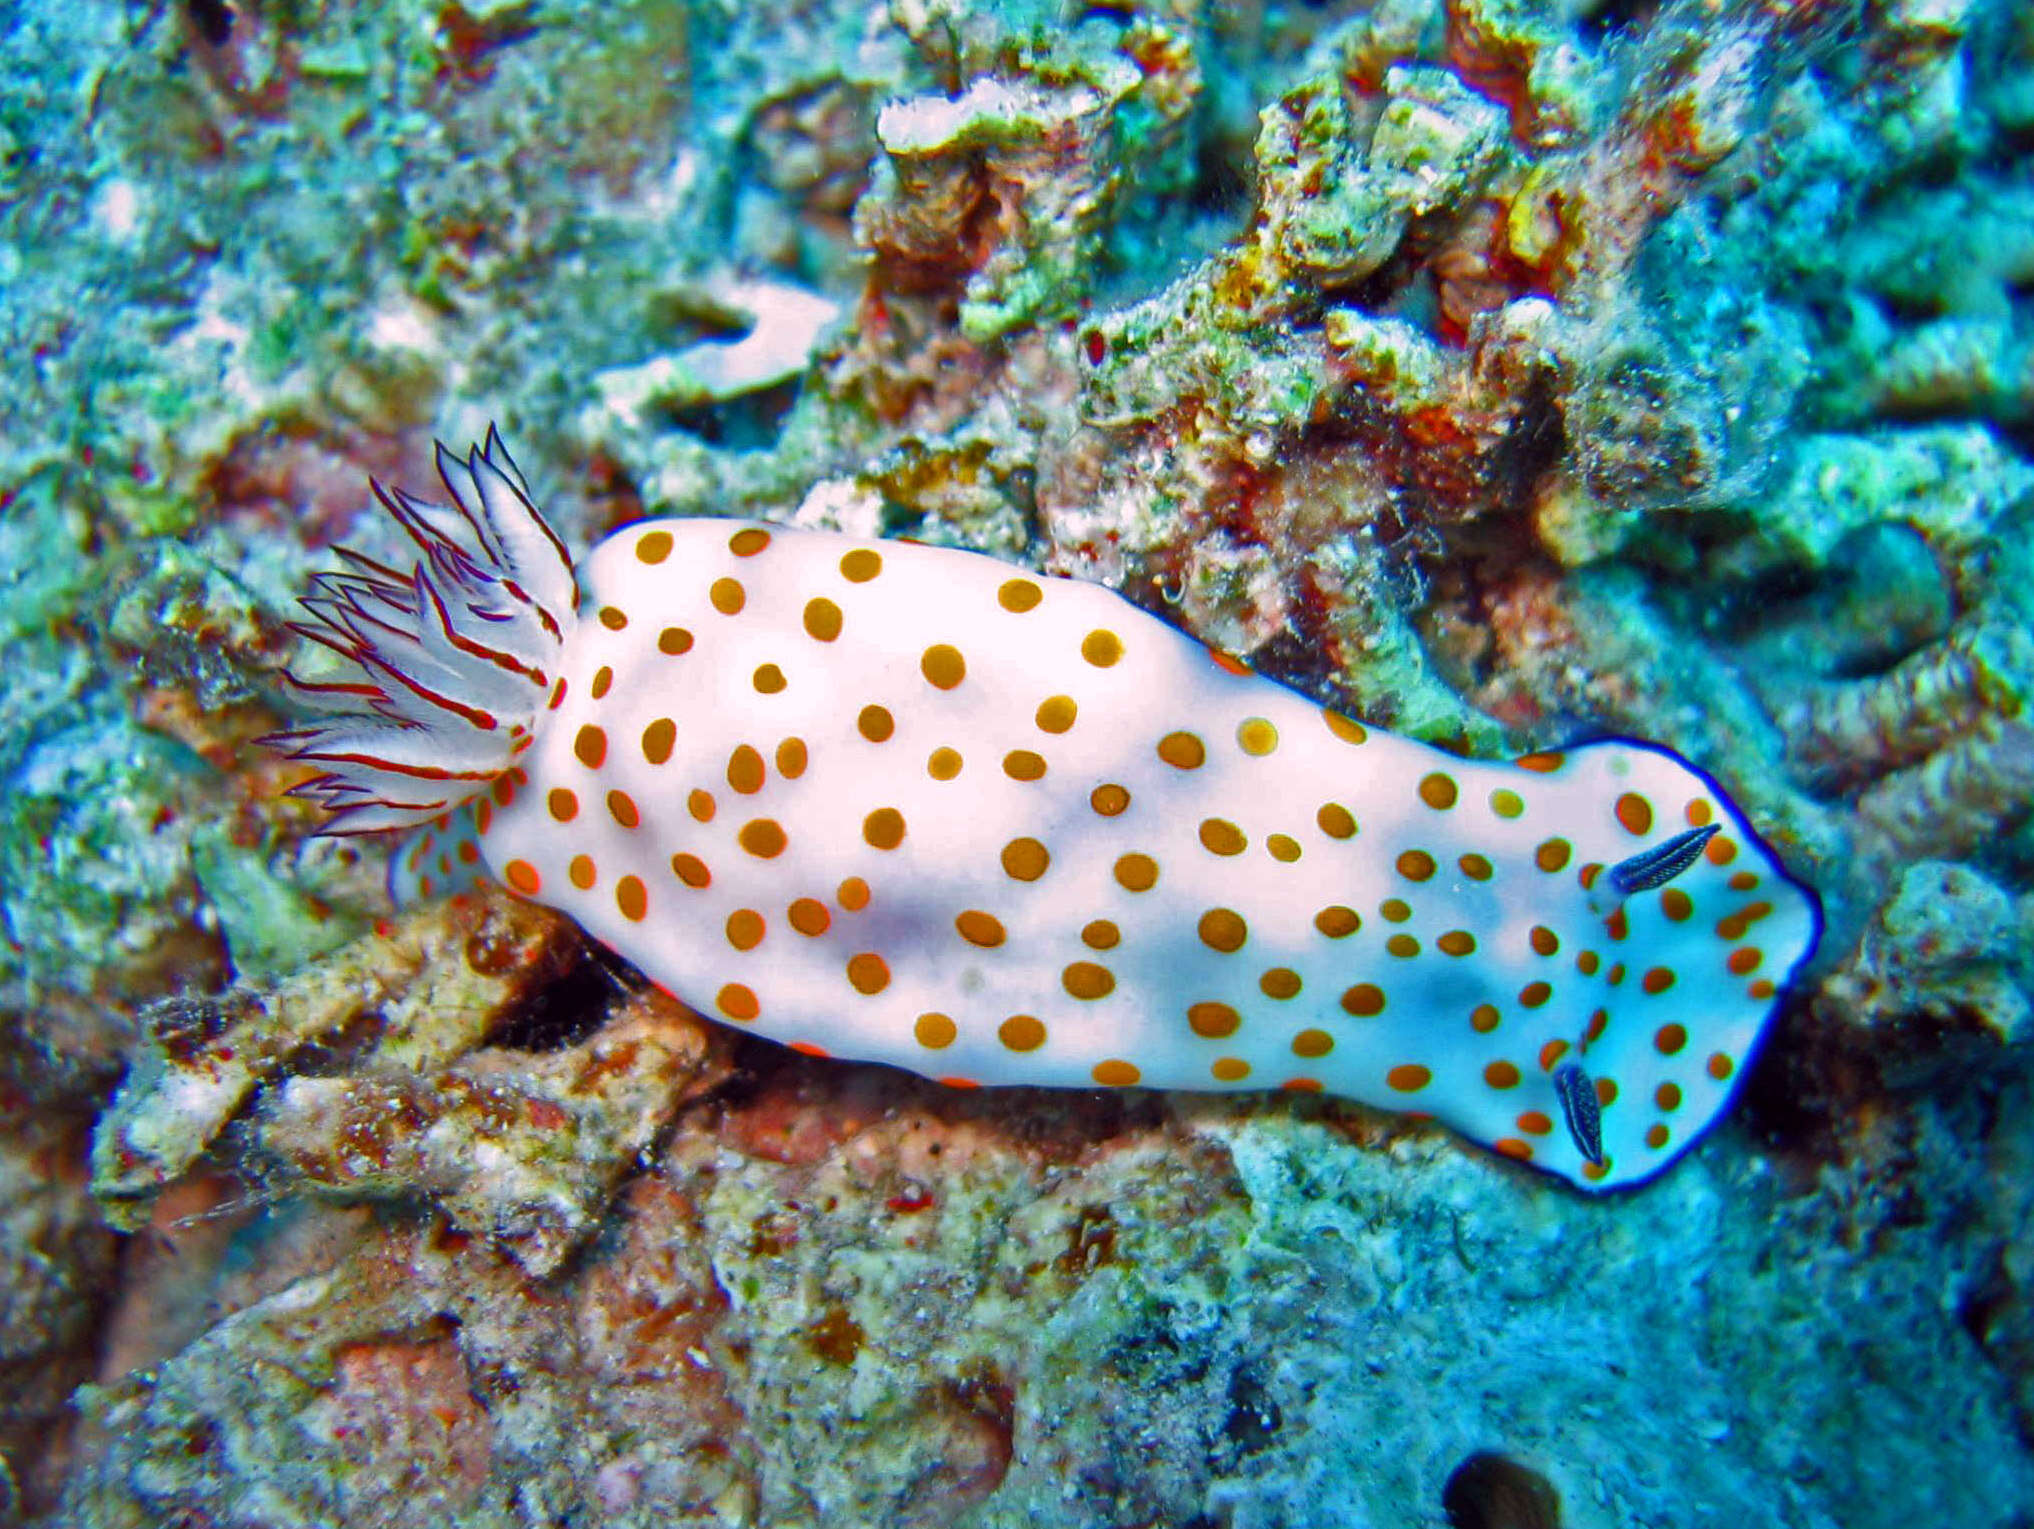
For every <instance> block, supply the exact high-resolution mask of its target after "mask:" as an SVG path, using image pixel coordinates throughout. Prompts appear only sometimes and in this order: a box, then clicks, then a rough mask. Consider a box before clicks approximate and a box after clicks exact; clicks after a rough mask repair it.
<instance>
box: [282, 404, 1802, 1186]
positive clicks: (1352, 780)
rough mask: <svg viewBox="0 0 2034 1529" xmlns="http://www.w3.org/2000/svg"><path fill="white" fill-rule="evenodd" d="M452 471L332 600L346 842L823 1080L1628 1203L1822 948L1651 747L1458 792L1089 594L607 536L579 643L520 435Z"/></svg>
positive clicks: (1764, 868) (1477, 775) (1465, 786)
mask: <svg viewBox="0 0 2034 1529" xmlns="http://www.w3.org/2000/svg"><path fill="white" fill-rule="evenodd" d="M440 465H441V471H442V472H443V474H444V476H445V480H446V486H447V488H448V489H449V490H451V491H452V494H453V499H454V503H453V505H452V506H450V507H449V509H445V510H435V511H426V510H424V509H422V508H420V507H419V506H418V505H417V503H416V501H413V500H410V499H408V498H407V497H406V496H400V495H388V494H383V495H382V497H383V499H384V502H385V503H388V504H389V506H390V508H391V509H392V510H397V511H399V512H400V516H401V518H402V521H403V525H404V528H405V529H406V530H408V531H409V532H410V534H411V535H412V536H413V537H414V538H415V539H416V540H417V541H418V543H419V545H420V547H421V548H422V551H423V554H424V556H423V560H422V562H421V563H420V564H419V566H418V568H417V569H416V570H415V571H414V572H413V574H411V575H409V576H407V577H406V576H403V575H399V574H397V573H395V572H394V571H393V570H389V569H386V568H383V567H381V566H380V565H364V564H363V562H362V560H358V559H355V566H356V568H359V567H362V566H367V571H366V572H364V573H356V574H354V575H348V576H343V577H341V578H339V579H332V580H328V581H326V585H325V588H324V589H323V590H321V596H322V597H323V598H322V601H321V602H320V603H313V604H312V609H313V612H314V614H316V615H317V616H318V617H319V619H320V621H321V622H322V623H323V629H322V630H313V631H312V632H311V635H313V636H315V637H317V638H318V639H319V640H320V641H322V642H325V643H326V644H327V645H328V646H330V647H333V648H335V649H337V650H338V651H339V652H340V653H341V654H342V655H343V656H344V657H346V658H348V659H349V660H351V661H353V663H354V664H355V665H356V667H357V668H358V669H359V670H360V672H361V674H362V675H363V676H364V678H362V679H360V680H358V681H356V682H354V683H353V684H351V685H350V686H349V687H347V688H344V689H340V690H337V691H334V690H332V689H330V688H329V687H327V688H325V689H323V690H322V692H321V693H322V694H323V695H326V696H333V695H336V696H337V697H338V699H339V700H340V701H341V702H342V703H347V704H351V705H353V706H355V708H356V709H357V710H360V711H361V712H363V715H361V716H356V717H351V718H341V719H338V720H335V721H333V722H331V723H329V724H327V725H326V726H323V727H314V728H310V729H306V730H303V731H300V732H297V733H293V734H288V735H284V738H283V740H282V741H283V742H284V743H285V744H286V745H287V746H288V747H289V748H290V749H291V751H292V752H293V753H294V754H296V755H297V756H298V757H301V758H305V759H310V760H315V761H320V762H323V763H325V764H326V765H327V766H328V767H329V768H330V770H331V772H332V773H331V774H330V775H329V776H327V777H325V778H323V779H322V780H321V781H318V782H313V783H312V784H311V786H310V787H308V788H306V789H309V790H310V791H312V792H313V793H315V794H317V795H319V796H320V797H321V798H322V799H323V800H324V801H326V802H327V804H328V805H330V806H332V807H334V808H335V809H337V812H338V817H337V820H336V821H335V823H334V824H333V830H334V831H338V832H347V831H362V830H369V829H377V828H384V827H390V826H397V825H399V824H403V823H414V822H417V821H419V820H421V819H428V820H429V823H428V825H427V826H426V827H424V828H423V829H422V830H420V831H419V832H418V833H417V834H416V835H415V836H414V837H413V839H412V840H411V841H409V842H408V843H406V844H405V846H404V848H403V850H402V851H401V853H400V856H399V859H398V863H397V866H396V870H395V872H394V885H395V888H396V891H397V893H398V895H399V896H400V897H404V898H408V897H415V896H429V895H433V894H435V893H439V892H443V891H446V890H450V889H452V888H454V887H456V886H462V885H466V884H468V883H469V882H470V881H471V880H472V879H473V878H474V877H475V876H476V875H478V874H480V873H482V872H485V873H486V874H490V875H492V876H494V877H496V878H498V879H499V880H501V881H502V882H504V883H505V884H506V885H507V886H509V887H510V888H511V889H513V890H514V891H516V892H518V893H520V894H522V895H523V896H526V897H531V898H535V899H537V900H539V901H542V902H544V903H547V904H550V905H552V906H555V907H557V908H560V909H562V910H564V911H565V912H567V913H569V914H571V915H572V916H573V917H574V918H575V919H577V920H578V921H579V923H580V924H581V925H582V926H583V927H584V928H585V929H586V930H587V931H588V932H589V933H590V934H592V935H594V936H596V937H597V938H599V939H600V940H602V941H604V942H605V943H607V944H608V945H610V946H612V947H613V948H614V949H615V950H616V951H618V952H620V953H621V954H622V955H623V956H625V957H626V958H627V959H628V960H629V961H631V962H632V963H634V964H635V965H636V966H637V967H639V968H640V969H641V970H642V971H643V972H644V973H645V974H647V975H648V976H649V977H650V978H651V979H652V980H653V981H655V982H657V983H659V984H660V985H662V986H664V987H666V988H668V989H669V990H670V991H671V992H673V993H675V994H676V995H677V996H679V997H680V998H682V999H684V1000H685V1001H686V1002H688V1003H690V1004H691V1005H693V1006H694V1007H695V1008H697V1009H699V1010H700V1011H701V1012H702V1013H705V1014H708V1015H711V1016H714V1017H716V1018H719V1019H722V1020H725V1021H727V1022H729V1023H732V1024H735V1025H739V1026H742V1027H745V1028H750V1029H754V1030H757V1031H760V1032H762V1033H764V1034H767V1035H770V1036H773V1037H775V1038H777V1039H779V1040H782V1041H785V1042H788V1043H790V1044H792V1045H795V1046H798V1047H800V1048H801V1049H804V1050H808V1051H812V1052H817V1053H822V1054H826V1055H831V1056H838V1057H846V1058H859V1059H874V1060H879V1061H884V1062H891V1063H895V1064H897V1065H899V1066H902V1067H907V1068H910V1069H912V1070H913V1071H916V1072H920V1073H924V1074H928V1075H930V1076H933V1077H936V1078H940V1079H943V1080H946V1081H948V1082H951V1083H955V1084H964V1085H993V1084H1014V1083H1024V1084H1046V1085H1059V1086H1067V1087H1094V1086H1097V1085H1102V1086H1112V1087H1117V1086H1127V1085H1141V1086H1145V1087H1156V1088H1172V1089H1239V1088H1253V1089H1254V1088H1287V1089H1299V1090H1324V1091H1326V1092H1329V1093H1333V1094H1341V1095H1346V1096H1349V1097H1352V1098H1356V1099H1360V1100H1363V1101H1365V1102H1368V1103H1371V1104H1375V1105H1379V1106H1383V1107H1386V1108H1390V1109H1395V1110H1405V1111H1415V1112H1418V1113H1420V1114H1423V1115H1429V1116H1432V1117H1435V1118H1437V1119H1439V1120H1441V1121H1443V1122H1445V1123H1446V1124H1448V1125H1450V1126H1452V1127H1453V1128H1454V1129H1456V1130H1457V1131H1460V1132H1461V1133H1462V1134H1464V1135H1466V1136H1469V1137H1472V1138H1474V1139H1475V1140H1477V1141H1480V1142H1483V1143H1485V1144H1487V1145H1489V1146H1491V1147H1493V1148H1495V1149H1496V1150H1497V1151H1499V1152H1502V1153H1505V1154H1507V1155H1509V1156H1511V1157H1514V1158H1519V1159H1523V1160H1527V1161H1530V1162H1532V1163H1533V1164H1535V1165H1536V1166H1538V1167H1541V1168H1544V1169H1547V1170H1549V1171H1551V1172H1553V1173H1556V1174H1559V1175H1561V1176H1562V1177H1564V1178H1567V1179H1569V1180H1571V1181H1573V1182H1574V1183H1576V1184H1578V1185H1581V1186H1583V1187H1585V1188H1590V1189H1602V1188H1609V1187H1613V1186H1616V1185H1621V1184H1630V1183H1634V1182H1637V1181H1640V1180H1642V1179H1645V1178H1648V1177H1650V1176H1651V1175H1653V1174H1655V1173H1657V1172H1658V1171H1659V1170H1660V1169H1661V1168H1663V1167H1665V1166H1666V1165H1667V1164H1668V1163H1670V1162H1671V1161H1673V1160H1674V1158H1675V1157H1677V1156H1678V1155H1679V1154H1680V1153H1682V1152H1684V1151H1685V1150H1686V1149H1687V1148H1688V1146H1689V1145H1690V1144H1691V1143H1692V1142H1693V1141H1694V1140H1695V1139H1696V1137H1698V1136H1699V1135H1700V1134H1701V1132H1702V1131H1703V1130H1704V1129H1705V1128H1706V1127H1707V1126H1708V1125H1709V1124H1711V1123H1712V1122H1713V1121H1714V1120H1715V1119H1716V1118H1717V1117H1718V1115H1719V1114H1721V1113H1722V1111H1723V1110H1724V1109H1725V1108H1726V1106H1727V1105H1728V1103H1729V1101H1730V1099H1731V1096H1732V1094H1733V1092H1734V1090H1735V1089H1736V1087H1737V1084H1738V1082H1739V1081H1740V1079H1741V1077H1742V1075H1743V1072H1744V1068H1745V1065H1746V1063H1747V1061H1748V1059H1749V1057H1750V1054H1751V1052H1752V1051H1753V1049H1754V1048H1755V1046H1756V1045H1757V1042H1758V1040H1759V1036H1760V1033H1761V1031H1762V1030H1763V1028H1764V1027H1765V1025H1766V1023H1767V1021H1768V1019H1769V1017H1770V1015H1771V1013H1772V1011H1773V1009H1774V1005H1775V1003H1776V1001H1777V997H1778V994H1779V992H1780V990H1781V989H1782V988H1783V987H1784V985H1785V983H1786V982H1787V979H1788V977H1789V976H1790V974H1791V973H1792V972H1793V970H1794V969H1795V968H1796V967H1797V966H1798V965H1799V963H1800V962H1801V961H1802V960H1803V959H1804V958H1805V957H1806V956H1807V954H1808V952H1809V951H1810V950H1811V949H1812V948H1813V945H1814V942H1815V939H1816V936H1817V932H1818V927H1819V918H1818V913H1817V910H1816V905H1815V902H1814V899H1813V897H1812V896H1811V895H1810V894H1809V893H1808V892H1807V891H1806V890H1805V889H1803V888H1802V887H1801V886H1799V885H1798V884H1797V883H1795V882H1794V881H1793V880H1791V879H1790V878H1789V877H1788V875H1787V874H1786V872H1785V871H1784V870H1783V869H1782V868H1781V866H1780V864H1779V862H1778V860H1777V859H1776V858H1775V857H1774V855H1773V854H1772V852H1771V851H1770V850H1769V849H1768V848H1767V847H1766V846H1765V845H1764V844H1763V843H1762V842H1761V841H1760V840H1759V838H1758V837H1757V836H1756V835H1755V834H1754V833H1753V832H1752V830H1751V828H1750V827H1749V825H1748V824H1746V822H1745V821H1744V819H1743V817H1742V816H1741V815H1740V814H1739V813H1738V812H1737V810H1736V809H1735V808H1734V807H1733V806H1732V805H1731V803H1730V802H1729V801H1728V800H1727V799H1726V798H1725V797H1724V796H1723V795H1722V793H1721V792H1720V791H1719V790H1718V789H1717V788H1716V787H1715V786H1714V784H1712V783H1711V782H1710V781H1709V780H1708V779H1707V778H1706V777H1705V776H1703V775H1702V774H1701V773H1700V772H1699V771H1697V770H1695V769H1693V768H1692V767H1691V766H1689V765H1688V764H1686V763H1685V762H1684V761H1682V760H1680V759H1678V758H1677V757H1675V756H1674V755H1672V754H1670V753H1668V752H1666V751H1665V750H1663V749H1659V748H1654V747H1650V746H1647V745H1644V744H1635V743H1626V742H1604V743H1593V744H1588V745H1585V746H1582V747H1578V748H1573V749H1570V750H1568V751H1566V752H1565V753H1562V754H1543V755H1536V756H1531V757H1529V758H1527V759H1524V760H1521V761H1517V762H1516V763H1513V764H1509V765H1500V764H1483V763H1475V762H1470V761H1465V760H1461V759H1457V758H1455V757H1453V756H1451V755H1448V754H1444V753H1441V752H1439V751H1437V750H1434V749H1431V748H1428V747H1426V746H1425V745H1422V744H1419V743H1414V742H1411V741H1408V740H1405V739H1401V738H1396V737H1392V736H1390V735H1388V734H1385V733H1382V732H1379V731H1376V730H1375V729H1371V728H1367V727H1365V726H1363V725H1361V724H1360V723H1357V722H1355V721H1352V720H1350V719H1348V718H1346V717H1342V716H1339V715H1337V714H1336V713H1334V712H1331V711H1326V710H1323V709H1322V708H1321V707H1319V706H1317V705H1315V704H1314V703H1313V702H1312V701H1309V700H1307V699H1306V698H1305V697H1303V696H1301V695H1299V694H1297V693H1296V692H1294V691H1292V690H1289V689H1287V688H1285V687H1284V686H1282V685H1278V684H1274V683H1272V682H1270V681H1267V680H1264V679H1261V678H1258V677H1256V676H1254V675H1251V674H1249V673H1248V672H1247V671H1245V670H1243V669H1242V667H1241V666H1240V665H1238V664H1236V663H1234V662H1233V661H1231V660H1228V659H1225V658H1223V657H1221V656H1219V655H1217V654H1215V653H1213V652H1211V651H1210V650H1209V649H1207V648H1206V647H1204V646H1202V645H1201V644H1200V643H1199V642H1197V641H1195V640H1194V639H1192V638H1191V637H1188V636H1186V635H1184V634H1182V633H1180V632H1178V631H1176V630H1174V629H1173V628H1171V627H1169V626H1167V625H1165V624H1164V623H1163V622H1161V621H1159V620H1157V619H1155V618H1154V617H1152V616H1149V615H1146V614H1145V613H1144V612H1142V611H1140V610H1138V609H1137V608H1136V607H1134V606H1132V605H1130V604H1129V603H1128V602H1126V601H1125V600H1123V599H1122V598H1121V597H1119V596H1117V595H1115V594H1113V593H1112V592H1110V591H1109V590H1106V589H1103V588H1101V587H1099V586H1095V585H1089V584H1081V583H1076V582H1073V581H1069V580H1063V579H1054V578H1041V577H1038V576H1035V575H1032V574H1029V573H1026V572H1024V571H1023V570H1020V569H1016V568H1011V567H1008V566H1005V565H1003V564H1000V563H997V562H995V561H993V560H991V559H989V558H986V557H982V556H978V555H976V554H972V553H966V552H957V551H952V550H947V549H942V548H935V547H923V546H913V545H907V544H901V543H895V542H868V541H861V540H857V539H854V538H851V537H845V536H839V535H833V534H828V533H822V532H805V531H790V530H785V529H782V528H773V527H766V526H762V525H755V524H747V523H742V522H737V521H726V520H696V519H695V520H656V521H645V522H641V523H639V524H636V525H631V526H627V527H624V528H623V529H622V530H620V531H617V532H616V533H615V534H614V535H612V536H610V537H609V538H608V539H607V540H606V541H604V542H602V543H601V544H600V546H598V547H597V548H595V549H594V551H593V553H592V554H591V556H590V557H588V558H587V559H586V560H585V562H584V563H583V564H582V565H581V567H580V568H579V570H578V579H579V582H580V584H581V586H582V587H583V594H582V595H581V596H580V597H579V598H578V600H577V601H576V618H575V614H574V603H573V602H569V601H568V595H569V594H570V593H571V591H572V589H573V585H574V572H573V569H572V567H571V565H570V563H569V561H567V559H566V557H565V554H564V552H563V549H562V548H561V547H559V545H558V543H557V541H556V539H555V538H554V537H553V536H551V534H550V532H549V531H548V529H547V528H544V526H543V522H542V520H541V518H540V517H539V516H538V513H537V511H536V508H535V506H534V505H533V504H532V503H531V502H530V500H529V497H528V493H527V489H526V488H525V486H524V485H523V481H522V478H521V475H520V474H519V473H517V472H516V471H515V468H514V466H513V464H512V463H510V462H509V461H508V458H507V454H506V452H504V451H503V450H502V449H501V446H500V443H499V441H498V440H496V439H495V438H494V436H493V435H492V434H490V436H489V440H488V443H487V446H486V448H485V449H484V450H476V451H475V452H474V453H473V454H472V455H471V456H470V457H469V458H468V459H467V461H466V462H465V463H460V462H458V461H457V460H456V459H453V458H450V457H449V456H446V455H442V454H441V459H440ZM554 629H555V630H554ZM391 634H393V635H391ZM475 650H483V651H478V652H477V651H475ZM412 665H417V666H419V668H418V670H417V671H416V672H412V671H411V667H410V666H412ZM539 676H541V684H540V683H539ZM533 695H536V696H539V697H540V699H539V700H538V702H537V704H536V705H535V706H534V707H533V706H532V705H531V704H530V703H531V699H532V696H533ZM497 703H500V704H501V705H502V707H503V708H504V709H503V710H500V711H497V710H496V706H497ZM475 714H479V715H475ZM490 721H491V722H492V724H493V725H492V726H489V725H488V722H490ZM433 770H436V771H440V772H442V773H439V774H433V773H430V772H432V771H433ZM469 792H477V793H478V794H477V795H474V796H473V798H472V800H470V801H469V802H467V803H466V805H464V806H460V805H459V800H460V798H461V797H462V796H463V795H465V794H466V793H469ZM453 809H456V810H453ZM1692 830H1700V832H1692ZM1677 837H1678V838H1679V840H1681V841H1682V842H1681V843H1680V844H1679V845H1678V846H1677V845H1676V843H1675V842H1674V841H1675V840H1676V839H1677ZM1613 873H1616V874H1613ZM1613 883H1614V885H1615V887H1617V888H1627V887H1628V888H1632V889H1633V890H1630V891H1629V892H1628V893H1624V892H1621V891H1617V890H1611V891H1606V888H1607V887H1609V886H1611V885H1612V884H1613ZM1592 1100H1593V1101H1594V1106H1595V1107H1594V1108H1591V1107H1590V1105H1591V1101H1592Z"/></svg>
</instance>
